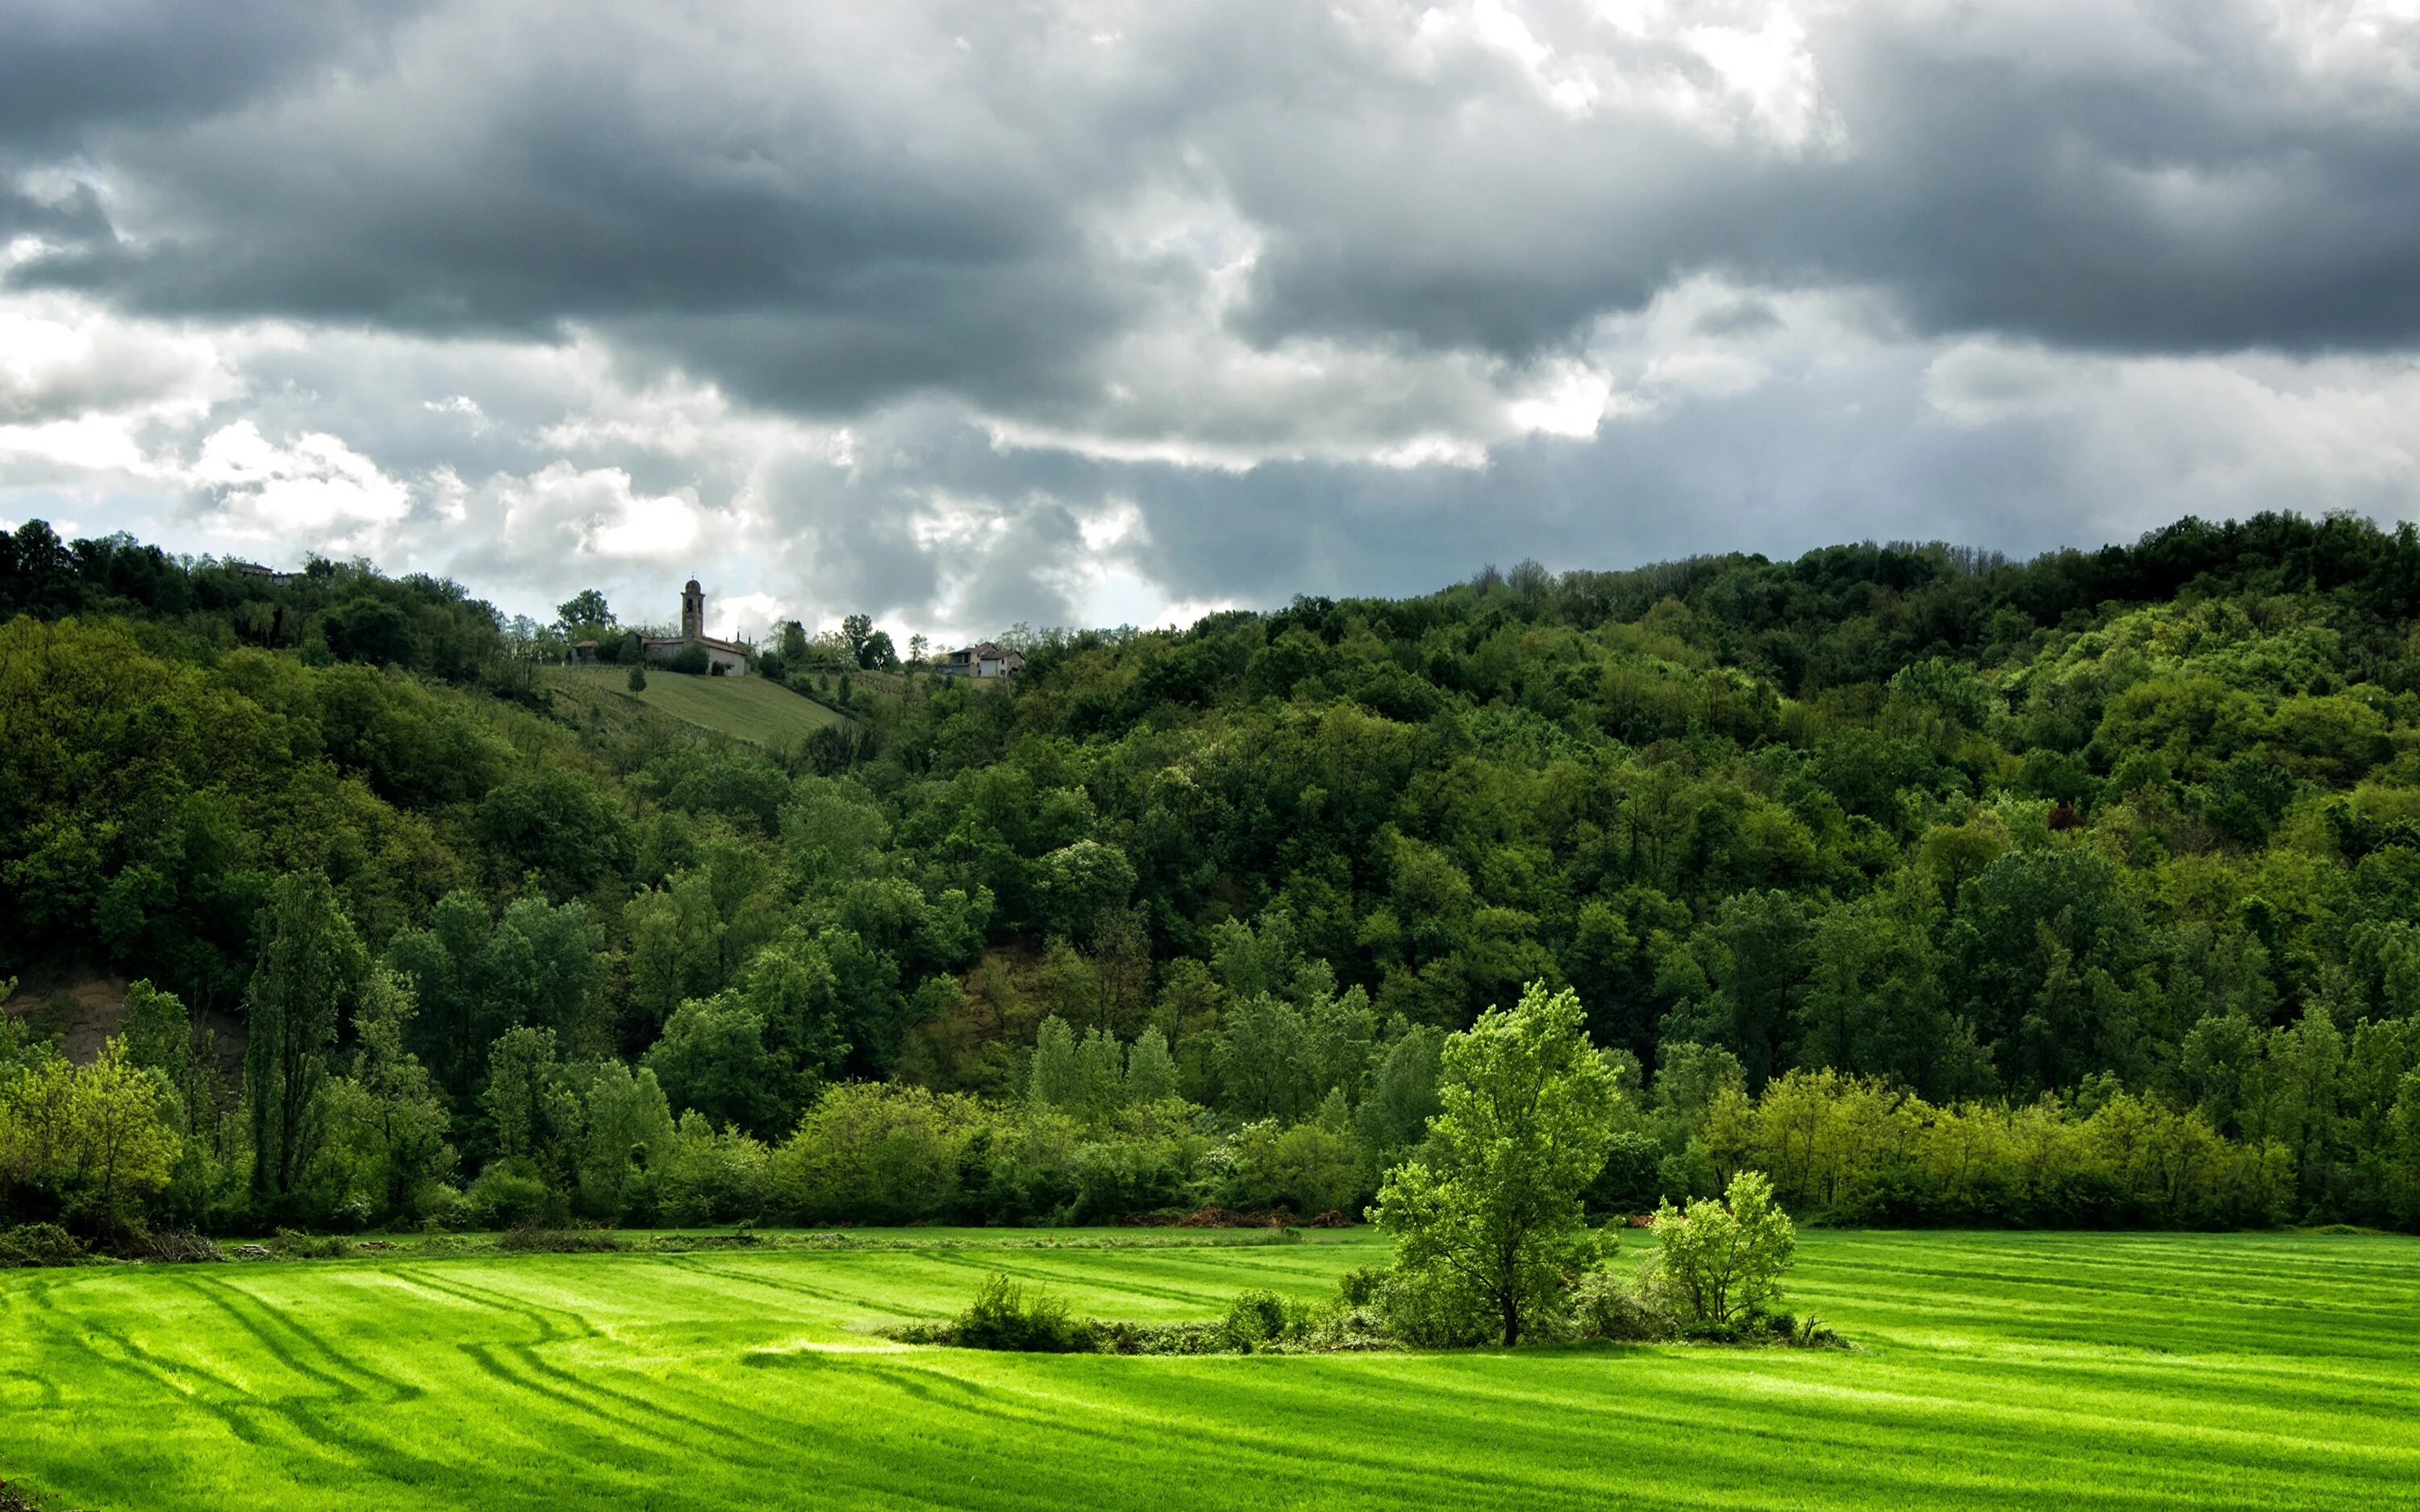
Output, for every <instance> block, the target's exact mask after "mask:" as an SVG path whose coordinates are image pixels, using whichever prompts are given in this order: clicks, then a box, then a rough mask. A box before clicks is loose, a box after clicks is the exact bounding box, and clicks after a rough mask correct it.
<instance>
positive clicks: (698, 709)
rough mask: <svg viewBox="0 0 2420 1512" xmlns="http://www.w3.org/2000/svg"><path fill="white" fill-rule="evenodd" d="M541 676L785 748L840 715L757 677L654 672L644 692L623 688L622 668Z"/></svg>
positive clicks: (577, 692) (586, 693)
mask: <svg viewBox="0 0 2420 1512" xmlns="http://www.w3.org/2000/svg"><path fill="white" fill-rule="evenodd" d="M545 676H546V677H547V678H548V679H550V680H551V682H552V683H553V684H554V686H555V687H558V688H560V689H563V690H565V691H566V692H569V693H571V694H572V695H573V696H576V697H581V698H586V699H624V700H635V701H636V702H640V703H643V704H644V705H646V706H647V707H648V708H650V709H653V710H655V711H657V712H658V713H659V714H663V715H667V716H669V717H672V718H675V719H678V720H680V721H681V722H682V723H684V724H692V725H696V726H697V727H698V728H700V729H703V730H712V731H717V732H719V733H722V734H726V735H729V736H731V737H733V738H734V739H736V740H745V741H748V742H750V743H752V744H753V745H758V746H766V747H774V748H788V747H791V746H795V745H797V744H798V743H799V741H800V740H801V739H803V738H804V737H805V736H806V735H807V734H808V733H811V732H813V731H814V730H815V729H817V728H818V727H820V726H823V725H828V724H844V723H846V722H847V721H846V718H845V717H844V716H842V715H840V714H837V713H835V712H833V711H832V710H830V709H828V708H825V707H824V706H823V705H822V704H820V703H817V702H814V700H812V699H809V698H805V697H802V696H800V695H799V694H797V693H793V692H791V691H790V690H789V689H788V688H786V687H781V686H779V685H777V684H775V683H772V682H768V680H766V679H764V678H762V677H689V676H684V675H683V674H681V673H679V672H668V671H660V670H659V671H650V672H649V673H648V674H647V687H646V689H645V691H644V692H639V693H633V692H631V691H630V690H629V687H628V682H629V676H630V671H629V669H628V668H627V667H555V668H550V669H548V670H547V671H546V673H545Z"/></svg>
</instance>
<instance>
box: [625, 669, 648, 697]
mask: <svg viewBox="0 0 2420 1512" xmlns="http://www.w3.org/2000/svg"><path fill="white" fill-rule="evenodd" d="M628 683H629V687H630V691H631V692H633V693H644V692H645V691H646V690H647V669H646V668H644V667H643V666H641V665H640V664H639V663H637V662H635V661H634V662H632V663H630V675H629V678H628Z"/></svg>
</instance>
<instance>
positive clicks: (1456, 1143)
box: [1373, 982, 1620, 1344]
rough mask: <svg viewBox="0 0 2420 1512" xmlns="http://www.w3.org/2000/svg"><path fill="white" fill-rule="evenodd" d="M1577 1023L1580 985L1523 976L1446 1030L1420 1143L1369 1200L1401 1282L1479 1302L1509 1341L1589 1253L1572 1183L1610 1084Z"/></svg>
mask: <svg viewBox="0 0 2420 1512" xmlns="http://www.w3.org/2000/svg"><path fill="white" fill-rule="evenodd" d="M1583 1023H1584V1015H1583V1014H1582V1012H1581V1011H1580V1000H1579V996H1578V995H1577V994H1575V993H1573V992H1571V991H1570V990H1569V989H1566V990H1564V991H1562V992H1559V993H1553V994H1549V993H1548V992H1547V991H1546V989H1545V986H1544V983H1542V982H1532V983H1531V984H1530V985H1529V987H1528V990H1527V991H1525V992H1524V993H1523V994H1522V995H1521V1003H1520V1006H1519V1007H1517V1008H1515V1009H1513V1010H1512V1011H1510V1012H1506V1011H1503V1010H1502V1009H1490V1010H1489V1011H1487V1012H1485V1013H1483V1014H1481V1015H1480V1019H1479V1022H1478V1023H1476V1024H1474V1025H1472V1026H1470V1028H1469V1029H1468V1030H1467V1031H1466V1032H1465V1033H1462V1034H1457V1035H1454V1036H1452V1037H1451V1038H1450V1039H1449V1040H1447V1041H1446V1042H1445V1049H1444V1051H1443V1053H1442V1055H1441V1056H1440V1057H1439V1061H1440V1067H1441V1072H1440V1081H1439V1085H1438V1088H1437V1100H1438V1102H1439V1103H1440V1104H1441V1106H1440V1109H1439V1111H1438V1113H1437V1114H1436V1116H1435V1118H1432V1119H1430V1120H1429V1132H1428V1143H1427V1145H1426V1146H1425V1147H1423V1149H1422V1151H1421V1153H1420V1155H1419V1157H1418V1158H1416V1159H1414V1160H1411V1161H1408V1162H1406V1163H1404V1165H1399V1166H1397V1167H1396V1168H1395V1170H1394V1171H1393V1173H1392V1174H1391V1175H1389V1176H1388V1178H1387V1182H1386V1185H1385V1186H1384V1187H1382V1188H1381V1189H1380V1190H1379V1193H1378V1206H1377V1209H1376V1210H1375V1211H1374V1212H1373V1219H1374V1220H1375V1221H1376V1223H1377V1225H1378V1227H1379V1228H1381V1229H1382V1230H1384V1231H1385V1232H1387V1233H1388V1234H1391V1235H1393V1236H1394V1238H1395V1243H1396V1249H1395V1265H1396V1269H1397V1271H1398V1272H1399V1273H1401V1274H1402V1275H1403V1277H1404V1280H1405V1281H1406V1282H1408V1283H1410V1284H1412V1285H1415V1286H1420V1287H1427V1288H1435V1293H1436V1295H1438V1296H1439V1297H1440V1298H1444V1299H1449V1300H1450V1305H1453V1306H1456V1307H1458V1308H1461V1309H1466V1310H1468V1311H1470V1312H1472V1313H1483V1314H1484V1315H1485V1316H1486V1318H1487V1319H1489V1321H1490V1326H1495V1325H1497V1324H1500V1325H1501V1327H1502V1330H1503V1337H1504V1342H1505V1343H1506V1344H1517V1343H1519V1342H1520V1341H1521V1332H1522V1329H1523V1328H1524V1327H1525V1326H1526V1325H1527V1324H1528V1320H1529V1319H1532V1318H1534V1317H1535V1316H1536V1315H1537V1313H1538V1312H1539V1311H1540V1310H1541V1309H1542V1308H1544V1307H1548V1306H1551V1305H1553V1304H1554V1301H1555V1299H1556V1298H1557V1296H1558V1295H1559V1294H1560V1292H1561V1290H1562V1288H1563V1286H1564V1283H1565V1278H1566V1276H1567V1275H1568V1274H1569V1273H1572V1272H1575V1271H1577V1270H1580V1269H1582V1268H1584V1267H1585V1266H1586V1264H1587V1263H1588V1262H1589V1261H1590V1259H1591V1258H1593V1257H1594V1251H1595V1248H1596V1242H1595V1238H1594V1236H1593V1235H1592V1234H1591V1233H1590V1230H1589V1227H1588V1220H1587V1218H1586V1216H1585V1214H1584V1213H1583V1211H1582V1210H1581V1206H1580V1195H1581V1194H1582V1193H1583V1192H1585V1191H1587V1190H1588V1184H1589V1182H1590V1180H1592V1179H1593V1178H1594V1177H1595V1176H1596V1174H1597V1171H1598V1170H1599V1168H1601V1167H1602V1166H1603V1165H1605V1151H1606V1139H1607V1137H1608V1131H1609V1127H1610V1125H1609V1119H1610V1115H1611V1114H1612V1112H1613V1105H1614V1103H1615V1101H1616V1099H1617V1098H1618V1096H1619V1095H1620V1094H1619V1093H1618V1092H1617V1090H1616V1088H1615V1083H1614V1075H1613V1072H1612V1070H1611V1069H1610V1068H1609V1067H1607V1066H1606V1063H1605V1062H1604V1060H1602V1059H1600V1058H1599V1057H1598V1056H1597V1053H1596V1049H1595V1047H1594V1046H1593V1045H1591V1044H1590V1043H1589V1039H1588V1032H1587V1030H1586V1029H1585V1028H1584V1027H1583Z"/></svg>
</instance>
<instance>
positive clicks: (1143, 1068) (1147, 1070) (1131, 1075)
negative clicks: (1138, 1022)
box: [1125, 1026, 1176, 1103]
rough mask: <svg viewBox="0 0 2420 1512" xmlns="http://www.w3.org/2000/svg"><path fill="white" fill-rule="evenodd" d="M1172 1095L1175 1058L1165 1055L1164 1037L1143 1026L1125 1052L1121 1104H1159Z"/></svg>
mask: <svg viewBox="0 0 2420 1512" xmlns="http://www.w3.org/2000/svg"><path fill="white" fill-rule="evenodd" d="M1175 1095H1176V1058H1175V1057H1173V1056H1171V1055H1170V1054H1169V1053H1168V1036H1166V1035H1164V1034H1162V1033H1160V1032H1159V1029H1158V1027H1157V1026H1146V1027H1145V1028H1144V1029H1143V1031H1142V1032H1141V1033H1140V1034H1138V1035H1136V1036H1135V1041H1134V1044H1133V1045H1132V1046H1131V1047H1130V1048H1128V1050H1127V1051H1126V1086H1125V1101H1126V1102H1128V1103H1159V1102H1164V1101H1166V1100H1167V1099H1169V1098H1171V1097H1174V1096H1175Z"/></svg>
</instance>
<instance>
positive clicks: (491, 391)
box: [0, 0, 2420, 643]
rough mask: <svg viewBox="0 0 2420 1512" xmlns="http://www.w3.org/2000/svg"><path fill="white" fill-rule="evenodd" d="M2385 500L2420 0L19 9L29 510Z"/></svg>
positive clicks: (916, 538)
mask: <svg viewBox="0 0 2420 1512" xmlns="http://www.w3.org/2000/svg"><path fill="white" fill-rule="evenodd" d="M2267 508H2288V509H2297V510H2303V511H2306V512H2310V513H2319V512H2321V511H2327V510H2338V509H2342V510H2351V511H2354V512H2356V513H2359V514H2362V515H2366V516H2368V517H2372V518H2375V519H2379V520H2381V522H2383V521H2390V520H2396V519H2402V518H2407V517H2414V516H2420V0H2159V3H2130V0H2024V3H2008V4H1997V3H1993V0H1854V3H1838V4H1835V3H1820V0H1819V3H1805V4H1787V3H1785V4H1772V3H1761V0H1738V3H1734V0H1700V3H1695V4H1684V3H1669V0H1468V3H1464V0H1440V3H1438V4H1435V5H1423V4H1398V3H1393V0H1331V3H1326V4H1322V3H1316V0H1145V3H1138V4H1124V3H1113V0H965V3H959V0H885V3H884V4H880V5H861V4H824V3H814V4H800V3H798V0H779V3H771V0H717V3H711V4H709V3H704V0H211V3H210V4H209V5H206V6H197V5H194V4H191V3H190V0H0V521H5V522H17V521H22V520H24V519H28V518H35V517H40V518H47V519H49V520H51V521H52V522H53V523H54V526H55V527H56V528H58V529H59V531H60V532H62V533H63V534H69V535H75V534H87V535H90V534H102V533H107V532H113V531H118V530H125V531H130V532H133V533H134V534H136V535H137V536H140V537H142V538H144V539H147V540H151V541H156V542H158V543H160V544H162V545H163V546H166V547H169V548H172V549H176V550H180V551H191V552H197V553H198V552H209V553H214V554H219V555H229V556H237V557H242V558H245V559H249V560H256V561H262V562H268V563H272V564H279V565H287V564H295V563H300V562H302V560H303V559H304V558H305V557H306V556H308V555H309V554H311V553H315V552H317V553H324V554H328V555H333V556H336V557H340V558H341V557H352V556H366V557H368V558H370V559H371V560H373V561H374V562H376V563H378V564H379V565H380V566H381V567H382V568H384V569H386V570H389V571H392V572H407V571H422V572H429V573H434V574H438V575H441V576H449V577H452V578H455V579H458V580H459V581H461V582H462V583H464V584H465V585H466V586H468V587H469V588H470V589H471V590H472V591H473V593H474V594H477V595H479V596H482V597H486V598H489V599H490V600H492V601H493V602H495V603H496V604H498V605H499V606H500V607H502V608H503V609H505V610H506V611H507V612H528V613H531V614H534V615H536V616H538V617H539V618H542V619H543V618H550V617H551V612H552V606H554V605H555V604H556V603H558V602H560V601H561V600H563V599H565V598H567V597H569V596H570V595H571V594H573V593H574V592H576V591H578V590H579V589H582V588H584V587H590V586H594V587H598V588H602V589H603V590H604V591H605V592H606V594H608V596H609V597H610V598H611V599H612V601H613V604H614V606H615V607H616V608H617V609H619V610H620V611H621V612H622V614H623V617H624V618H625V619H628V620H652V621H664V620H670V619H672V618H673V617H674V616H675V611H676V598H677V594H678V585H679V583H680V582H681V581H682V580H683V579H686V578H689V577H691V576H695V577H697V578H698V579H701V581H702V582H703V583H704V584H705V586H706V590H707V593H708V595H709V599H708V624H709V628H710V629H711V630H713V631H715V632H716V633H722V634H729V633H734V632H753V631H761V630H762V629H764V628H765V627H766V626H768V625H770V624H772V623H773V622H774V621H775V620H777V619H781V618H787V617H791V616H796V617H799V618H801V619H803V620H805V621H806V622H808V624H809V625H832V624H834V623H836V622H837V621H838V619H839V618H840V616H842V615H843V614H845V613H848V612H851V611H857V610H862V611H866V612H869V613H872V614H873V615H874V616H875V617H876V621H877V623H879V624H881V625H885V626H886V627H890V628H892V631H893V633H894V636H895V637H897V638H898V639H900V640H902V641H903V643H904V640H905V638H906V636H907V634H909V633H911V632H919V631H921V632H923V633H925V634H927V635H929V636H930V637H931V638H932V639H933V640H935V641H936V642H939V643H950V642H956V641H963V640H969V639H973V638H977V637H981V636H984V635H987V634H991V633H994V632H997V631H999V630H1001V629H1003V628H1006V627H1007V626H1009V625H1013V624H1016V623H1017V622H1025V623H1028V624H1032V625H1054V624H1061V625H1117V624H1136V625H1156V624H1170V623H1173V624H1180V625H1181V624H1187V623H1190V621H1192V620H1193V619H1195V618H1197V617H1199V616H1200V615H1202V614H1203V613H1206V612H1209V611H1211V610H1214V609H1222V608H1228V607H1233V606H1246V607H1261V606H1270V605H1276V604H1281V603H1283V602H1285V601H1286V600H1287V599H1289V598H1290V597H1292V596H1293V595H1294V594H1301V593H1308V594H1409V593H1421V592H1427V591H1429V590H1432V589H1435V588H1438V587H1441V586H1444V585H1445V584H1447V583H1450V582H1452V581H1456V580H1459V579H1465V578H1467V577H1468V576H1470V575H1471V573H1472V572H1474V571H1475V570H1477V569H1478V568H1479V567H1480V566H1481V564H1482V563H1489V562H1494V563H1499V564H1501V565H1506V566H1509V565H1511V564H1512V563H1514V562H1516V561H1518V560H1521V559H1523V558H1536V559H1538V560H1539V561H1542V562H1544V563H1545V564H1546V565H1548V566H1549V567H1552V568H1556V569H1563V568H1571V567H1621V566H1628V565H1634V564H1637V563H1642V562H1649V561H1655V560H1662V559H1667V558H1670V557H1675V556H1680V555H1685V554H1688V553H1692V552H1700V551H1720V550H1732V549H1738V550H1751V551H1760V552H1762V553H1764V554H1766V555H1768V556H1775V557H1787V556H1792V555H1795V554H1796V553H1798V552H1800V551H1803V550H1806V549H1807V548H1811V547H1815V546H1818V545H1823V544H1826V543H1830V542H1836V541H1843V540H1858V539H1877V540H1888V539H1919V540H1924V539H1947V540H1951V541H1956V542H1960V543H1962V544H1973V545H1980V546H1986V547H1992V548H1999V549H2003V550H2008V551H2011V552H2017V553H2030V552H2033V551H2037V550H2041V549H2045V548H2051V547H2054V546H2059V545H2070V544H2072V545H2087V546H2088V545H2094V544H2098V543H2101V542H2103V541H2108V540H2120V539H2130V538H2132V537H2133V536H2135V535H2137V534H2139V533H2140V532H2143V531H2145V530H2148V529H2150V528H2152V527H2154V526H2157V525H2159V524H2162V523H2164V522H2166V521H2169V520H2172V519H2174V518H2176V517H2180V516H2181V515H2185V514H2189V513H2190V514H2198V515H2202V516H2205V517H2229V516H2237V517H2240V516H2242V515H2245V514H2249V513H2251V512H2254V511H2257V510H2260V509H2267Z"/></svg>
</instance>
